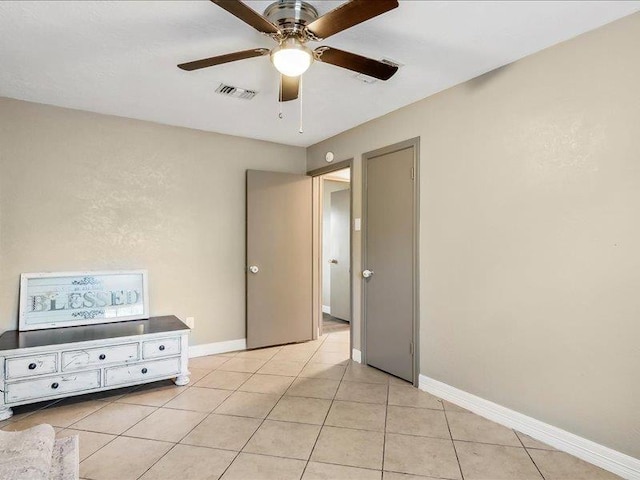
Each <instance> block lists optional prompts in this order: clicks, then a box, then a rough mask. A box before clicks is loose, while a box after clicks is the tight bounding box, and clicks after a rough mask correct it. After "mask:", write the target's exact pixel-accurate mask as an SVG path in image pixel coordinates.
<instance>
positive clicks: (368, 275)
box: [362, 270, 373, 278]
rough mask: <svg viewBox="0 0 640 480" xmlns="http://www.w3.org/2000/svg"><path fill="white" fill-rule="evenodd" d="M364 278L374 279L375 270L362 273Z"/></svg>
mask: <svg viewBox="0 0 640 480" xmlns="http://www.w3.org/2000/svg"><path fill="white" fill-rule="evenodd" d="M362 276H363V277H364V278H369V277H373V270H365V271H363V272H362Z"/></svg>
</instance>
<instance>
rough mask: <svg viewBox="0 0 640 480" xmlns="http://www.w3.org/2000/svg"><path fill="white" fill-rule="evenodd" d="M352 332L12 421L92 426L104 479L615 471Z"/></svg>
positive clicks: (556, 479) (203, 364)
mask: <svg viewBox="0 0 640 480" xmlns="http://www.w3.org/2000/svg"><path fill="white" fill-rule="evenodd" d="M348 357H349V332H348V331H337V332H332V333H330V334H328V335H326V336H325V337H324V338H322V339H320V340H317V341H312V342H307V343H303V344H296V345H287V346H284V347H275V348H265V349H261V350H254V351H246V352H235V353H229V354H223V355H216V356H209V357H201V358H194V359H192V360H191V362H190V370H191V371H192V377H191V380H192V382H191V384H190V385H189V386H187V387H176V386H174V385H173V384H172V383H170V382H157V383H154V384H149V385H145V386H142V387H137V388H128V389H122V390H117V391H111V392H105V393H101V394H99V395H92V396H83V397H75V398H70V399H67V400H62V401H57V402H53V403H50V404H47V403H44V404H39V405H35V406H26V407H20V408H17V409H16V415H15V416H14V417H13V418H12V419H11V420H10V421H8V422H5V423H3V424H0V425H1V426H2V428H3V429H4V430H21V429H24V428H28V427H30V426H32V425H36V424H39V423H50V424H52V425H53V426H54V427H56V431H57V432H58V435H59V436H64V435H71V434H78V435H80V459H81V464H80V474H81V477H82V478H85V479H92V480H127V479H138V478H140V479H143V480H153V479H160V480H161V479H176V478H180V480H204V479H218V478H222V479H223V480H231V479H243V480H258V479H274V480H287V479H303V480H321V479H324V480H339V479H353V480H359V479H362V480H383V479H384V480H418V479H424V478H431V479H434V478H436V479H452V480H453V479H458V480H501V479H504V480H529V479H531V480H534V479H535V480H540V479H544V480H605V479H614V478H618V477H616V476H615V475H613V474H611V473H608V472H605V471H604V470H601V469H599V468H597V467H594V466H592V465H590V464H588V463H585V462H582V461H581V460H578V459H576V458H574V457H572V456H570V455H567V454H565V453H562V452H559V451H557V450H554V449H553V448H551V447H548V446H546V445H544V444H542V443H540V442H538V441H536V440H534V439H532V438H529V437H527V436H526V435H523V434H520V433H518V432H515V431H513V430H510V429H508V428H505V427H502V426H500V425H497V424H495V423H493V422H490V421H488V420H485V419H484V418H481V417H479V416H477V415H474V414H472V413H470V412H468V411H466V410H464V409H461V408H459V407H457V406H455V405H453V404H451V403H449V402H446V401H442V400H440V399H438V398H436V397H434V396H432V395H429V394H427V393H425V392H421V391H419V390H417V389H415V388H413V387H412V386H411V385H409V384H408V383H406V382H404V381H402V380H399V379H397V378H395V377H392V376H390V375H387V374H385V373H383V372H381V371H379V370H375V369H373V368H370V367H366V366H362V365H360V364H357V363H353V362H350V361H349V359H348Z"/></svg>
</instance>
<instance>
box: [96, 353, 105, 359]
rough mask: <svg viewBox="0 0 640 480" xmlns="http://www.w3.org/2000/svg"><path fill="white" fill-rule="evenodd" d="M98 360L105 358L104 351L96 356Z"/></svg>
mask: <svg viewBox="0 0 640 480" xmlns="http://www.w3.org/2000/svg"><path fill="white" fill-rule="evenodd" d="M98 358H99V359H100V360H104V359H105V358H107V356H106V355H105V354H104V353H101V354H100V356H99V357H98Z"/></svg>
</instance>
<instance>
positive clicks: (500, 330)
mask: <svg viewBox="0 0 640 480" xmlns="http://www.w3.org/2000/svg"><path fill="white" fill-rule="evenodd" d="M638 45H640V14H635V15H633V16H631V17H627V18H624V19H622V20H619V21H617V22H615V23H613V24H610V25H608V26H605V27H604V28H601V29H599V30H596V31H593V32H591V33H588V34H585V35H582V36H580V37H578V38H576V39H573V40H570V41H568V42H566V43H563V44H560V45H557V46H554V47H552V48H549V49H547V50H545V51H543V52H540V53H538V54H535V55H533V56H530V57H528V58H526V59H523V60H521V61H518V62H516V63H514V64H512V65H509V66H507V67H504V68H502V69H499V70H497V71H495V72H492V73H490V74H487V75H484V76H483V77H480V78H477V79H475V80H472V81H469V82H467V83H465V84H462V85H459V86H457V87H455V88H452V89H450V90H447V91H445V92H442V93H440V94H438V95H435V96H432V97H430V98H428V99H425V100H423V101H421V102H418V103H415V104H413V105H411V106H408V107H405V108H403V109H401V110H398V111H396V112H393V113H391V114H389V115H387V116H385V117H382V118H379V119H376V120H373V121H371V122H369V123H367V124H365V125H362V126H360V127H357V128H355V129H353V130H350V131H348V132H345V133H343V134H341V135H338V136H336V137H333V138H331V139H329V140H326V141H324V142H322V143H319V144H317V145H315V146H313V147H311V148H309V149H308V162H307V167H308V169H313V168H318V167H320V166H322V165H323V164H324V161H323V158H324V154H325V152H326V151H329V150H330V151H333V152H334V153H335V154H336V159H338V160H341V159H346V158H351V157H354V158H355V168H354V172H353V173H354V194H355V198H356V201H355V205H354V207H355V216H359V215H360V208H361V199H360V195H361V194H360V191H359V182H360V172H361V155H362V154H363V153H365V152H367V151H371V150H374V149H377V148H381V147H384V146H386V145H390V144H393V143H396V142H400V141H402V140H406V139H409V138H412V137H417V136H419V137H421V158H420V167H421V173H420V175H421V176H420V189H421V202H420V203H421V205H420V208H421V218H420V221H421V228H420V233H421V241H420V256H421V264H420V268H421V292H420V301H421V320H420V321H421V342H420V346H421V373H422V374H424V375H428V376H430V377H433V378H435V379H437V380H440V381H443V382H445V383H448V384H450V385H453V386H455V387H458V388H461V389H463V390H466V391H468V392H471V393H474V394H476V395H479V396H480V397H483V398H486V399H489V400H492V401H494V402H496V403H499V404H501V405H504V406H507V407H509V408H512V409H515V410H517V411H520V412H522V413H525V414H527V415H530V416H532V417H534V418H537V419H540V420H543V421H545V422H548V423H550V424H552V425H556V426H558V427H560V428H563V429H566V430H568V431H570V432H573V433H576V434H578V435H581V436H583V437H586V438H589V439H591V440H594V441H596V442H599V443H602V444H604V445H606V446H609V447H612V448H614V449H617V450H619V451H622V452H624V453H627V454H629V455H632V456H635V457H640V409H639V408H638V399H640V347H639V345H640V343H639V342H640V213H639V212H640V210H639V209H640V62H639V61H638ZM400 74H402V72H401V73H400ZM389 88H390V89H391V90H392V88H393V87H392V86H390V87H389ZM359 242H360V237H359V234H357V233H356V234H355V238H354V245H355V246H356V248H357V249H358V250H359ZM355 259H356V261H358V262H359V251H358V252H356V254H355ZM356 265H359V264H358V263H356ZM355 270H356V272H355V273H356V275H357V271H359V270H361V268H360V267H359V266H358V267H357V268H355ZM359 284H360V281H358V282H356V285H355V286H356V291H357V292H359ZM358 304H359V303H358V302H357V301H356V305H358ZM356 318H357V317H356Z"/></svg>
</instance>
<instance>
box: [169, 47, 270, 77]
mask: <svg viewBox="0 0 640 480" xmlns="http://www.w3.org/2000/svg"><path fill="white" fill-rule="evenodd" d="M267 53H269V50H268V49H266V48H254V49H253V50H243V51H242V52H235V53H227V54H226V55H218V56H217V57H210V58H203V59H202V60H195V61H193V62H187V63H181V64H180V65H178V68H181V69H182V70H187V71H189V72H190V71H192V70H199V69H201V68H207V67H213V66H214V65H220V64H222V63H229V62H235V61H236V60H244V59H245V58H253V57H261V56H263V55H266V54H267Z"/></svg>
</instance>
